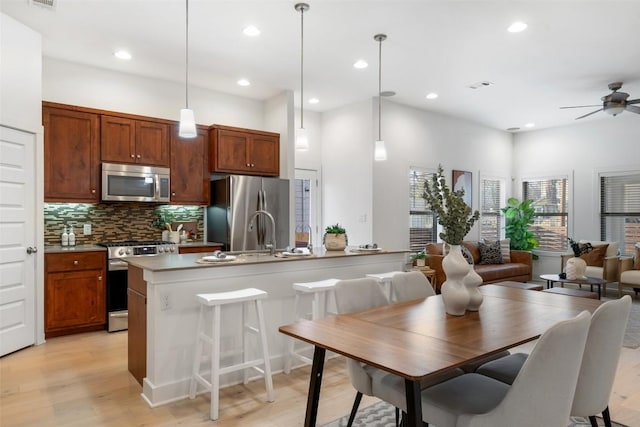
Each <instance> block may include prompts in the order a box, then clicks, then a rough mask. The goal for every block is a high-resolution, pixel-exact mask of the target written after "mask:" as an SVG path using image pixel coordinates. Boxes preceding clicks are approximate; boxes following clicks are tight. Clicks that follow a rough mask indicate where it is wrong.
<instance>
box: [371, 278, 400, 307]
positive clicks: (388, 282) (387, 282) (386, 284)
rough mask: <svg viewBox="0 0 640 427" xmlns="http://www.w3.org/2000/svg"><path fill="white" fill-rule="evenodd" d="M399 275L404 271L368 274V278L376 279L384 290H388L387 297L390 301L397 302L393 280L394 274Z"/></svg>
mask: <svg viewBox="0 0 640 427" xmlns="http://www.w3.org/2000/svg"><path fill="white" fill-rule="evenodd" d="M398 273H402V271H390V272H388V273H371V274H367V275H366V277H370V278H372V279H376V280H377V281H378V283H380V286H382V287H383V288H387V296H388V297H389V301H395V294H394V293H393V286H392V285H391V278H392V277H393V275H394V274H398Z"/></svg>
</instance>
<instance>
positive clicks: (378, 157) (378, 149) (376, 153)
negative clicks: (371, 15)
mask: <svg viewBox="0 0 640 427" xmlns="http://www.w3.org/2000/svg"><path fill="white" fill-rule="evenodd" d="M373 39H374V40H375V41H377V42H378V43H379V44H380V45H379V48H378V139H377V140H376V144H375V148H374V150H373V159H374V160H375V161H377V162H380V161H384V160H387V149H386V147H385V146H384V141H383V140H382V42H383V41H385V40H386V39H387V36H386V34H376V35H375V36H373Z"/></svg>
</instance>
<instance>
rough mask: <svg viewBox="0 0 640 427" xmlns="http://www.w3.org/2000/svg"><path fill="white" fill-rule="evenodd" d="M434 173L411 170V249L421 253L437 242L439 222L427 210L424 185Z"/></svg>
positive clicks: (433, 214) (431, 212)
mask: <svg viewBox="0 0 640 427" xmlns="http://www.w3.org/2000/svg"><path fill="white" fill-rule="evenodd" d="M432 175H433V172H427V171H425V170H421V169H418V168H411V169H409V249H411V251H413V252H418V251H421V250H423V249H424V248H425V246H426V244H427V243H429V242H435V241H436V233H437V220H436V214H435V212H433V211H431V210H429V209H428V208H427V204H426V201H425V200H424V198H423V197H422V195H423V194H424V183H425V181H426V180H427V179H431V176H432Z"/></svg>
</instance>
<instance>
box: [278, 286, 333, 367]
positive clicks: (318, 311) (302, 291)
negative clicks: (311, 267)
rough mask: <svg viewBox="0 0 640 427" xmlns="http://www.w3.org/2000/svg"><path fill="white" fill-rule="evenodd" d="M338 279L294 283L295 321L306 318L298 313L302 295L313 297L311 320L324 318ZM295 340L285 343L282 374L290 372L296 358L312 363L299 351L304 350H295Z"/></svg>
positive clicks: (291, 339)
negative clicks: (285, 349)
mask: <svg viewBox="0 0 640 427" xmlns="http://www.w3.org/2000/svg"><path fill="white" fill-rule="evenodd" d="M337 282H338V279H326V280H320V281H317V282H303V283H294V284H293V289H294V290H295V291H296V296H295V300H294V303H293V315H294V316H295V319H296V320H300V319H305V318H307V316H306V315H305V314H304V313H300V299H301V298H302V297H303V296H304V295H310V294H311V295H313V300H312V301H311V320H316V319H320V318H322V317H325V316H326V315H327V314H329V313H328V311H327V302H328V299H329V295H330V294H331V295H332V294H333V288H334V287H335V285H336V283H337ZM295 343H296V340H295V339H293V338H289V341H288V342H287V351H286V352H285V359H284V373H285V374H288V373H289V372H291V363H292V359H293V358H298V359H300V360H301V361H302V362H304V363H309V364H311V363H312V362H313V361H312V360H311V359H310V358H309V357H306V356H304V355H302V354H300V351H302V350H304V349H298V350H296V349H295Z"/></svg>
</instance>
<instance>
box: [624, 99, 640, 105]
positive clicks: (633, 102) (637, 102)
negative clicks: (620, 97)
mask: <svg viewBox="0 0 640 427" xmlns="http://www.w3.org/2000/svg"><path fill="white" fill-rule="evenodd" d="M629 104H640V98H638V99H632V100H631V101H627V105H629Z"/></svg>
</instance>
